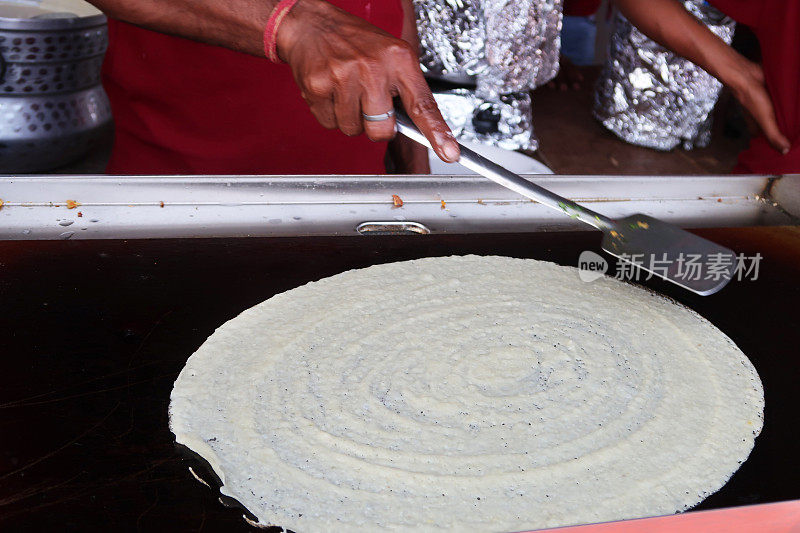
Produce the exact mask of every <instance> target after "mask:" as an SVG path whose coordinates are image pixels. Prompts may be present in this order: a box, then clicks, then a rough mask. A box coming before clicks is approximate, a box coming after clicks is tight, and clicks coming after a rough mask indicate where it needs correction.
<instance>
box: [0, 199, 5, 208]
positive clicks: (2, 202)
mask: <svg viewBox="0 0 800 533" xmlns="http://www.w3.org/2000/svg"><path fill="white" fill-rule="evenodd" d="M4 203H5V202H4V201H3V200H0V209H3V204H4Z"/></svg>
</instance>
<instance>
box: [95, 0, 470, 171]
mask: <svg viewBox="0 0 800 533" xmlns="http://www.w3.org/2000/svg"><path fill="white" fill-rule="evenodd" d="M90 1H91V3H93V4H94V5H96V6H97V7H98V8H99V9H101V10H102V11H104V12H105V13H106V14H107V15H108V16H109V49H108V54H107V56H106V61H105V64H104V67H103V83H104V87H105V89H106V91H107V93H108V96H109V99H110V101H111V106H112V111H113V114H114V117H115V123H116V140H115V145H114V148H113V152H112V156H111V161H110V163H109V166H108V169H107V171H108V172H109V173H114V174H381V173H383V172H384V155H385V153H386V147H387V142H388V141H390V140H391V139H393V138H394V135H395V127H394V125H395V124H394V117H393V116H392V114H393V101H392V99H393V97H395V96H399V97H400V99H401V100H402V102H403V104H404V106H405V108H406V111H407V112H408V114H409V115H410V117H411V118H412V120H413V121H414V122H415V123H416V124H417V126H418V127H419V129H420V130H421V131H422V132H423V133H424V134H425V136H426V137H427V138H428V139H429V140H430V142H431V143H432V145H433V147H434V149H435V151H436V153H437V155H439V156H440V157H441V158H442V159H444V160H445V161H448V162H453V161H456V160H457V159H458V157H459V149H458V145H457V143H456V142H455V140H454V138H453V137H452V134H451V133H450V130H449V128H448V126H447V124H446V123H445V122H444V120H443V119H442V117H441V114H440V113H439V110H438V108H437V106H436V103H435V101H434V99H433V97H432V95H431V92H430V90H429V89H428V86H427V84H426V83H425V79H424V78H423V76H422V72H421V71H420V68H419V63H418V61H417V57H418V51H417V49H416V29H415V25H414V14H413V8H412V7H411V4H410V0H384V1H380V2H372V1H370V0H366V1H364V0H331V2H326V1H323V0H282V1H279V0H263V1H259V2H252V1H250V0H228V1H225V2H217V1H213V0H90ZM270 54H272V56H273V57H272V58H271V59H273V62H270V61H267V60H266V59H265V55H266V56H270ZM283 62H285V63H286V64H283ZM328 130H339V131H328ZM342 133H344V135H342ZM362 133H363V134H364V135H361V134H362ZM394 148H395V150H394V151H395V156H396V159H397V160H399V161H397V160H396V161H395V163H396V166H398V167H399V170H402V171H406V172H425V171H426V169H427V165H428V160H427V152H426V150H425V149H424V148H422V147H417V146H415V145H414V144H413V143H412V142H411V141H403V140H400V139H398V140H396V141H395V145H394Z"/></svg>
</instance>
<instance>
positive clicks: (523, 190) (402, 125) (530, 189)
mask: <svg viewBox="0 0 800 533" xmlns="http://www.w3.org/2000/svg"><path fill="white" fill-rule="evenodd" d="M395 118H396V120H397V131H398V132H400V133H402V134H403V135H405V136H406V137H408V138H409V139H412V140H414V141H416V142H418V143H420V144H422V145H423V146H427V147H428V148H430V147H431V145H430V143H429V142H428V139H426V138H425V136H424V135H423V134H422V133H420V131H419V129H417V127H416V126H415V125H414V123H413V122H412V121H411V119H410V118H409V117H408V115H406V113H405V112H404V111H403V110H401V109H397V110H396V114H395ZM458 146H459V148H461V159H459V161H458V162H459V164H461V165H464V166H465V167H467V168H468V169H470V170H473V171H475V172H477V173H478V174H480V175H482V176H485V177H487V178H489V179H490V180H492V181H494V182H496V183H499V184H500V185H502V186H503V187H506V188H508V189H511V190H512V191H514V192H516V193H519V194H521V195H522V196H525V197H526V198H530V199H531V200H535V201H537V202H539V203H542V204H544V205H546V206H548V207H552V208H553V209H557V210H559V211H562V212H564V213H565V214H566V215H567V216H570V217H572V218H576V219H578V220H580V221H581V222H585V223H587V224H591V225H592V226H594V227H596V228H598V229H605V228H608V227H610V226H612V225H613V221H612V220H611V219H609V218H608V217H606V216H604V215H601V214H600V213H596V212H594V211H592V210H591V209H587V208H585V207H583V206H581V205H579V204H576V203H575V202H573V201H572V200H569V199H567V198H564V197H562V196H559V195H557V194H555V193H553V192H550V191H548V190H547V189H545V188H544V187H540V186H539V185H536V184H535V183H531V182H530V181H528V180H526V179H525V178H523V177H522V176H519V175H517V174H514V173H513V172H511V171H510V170H507V169H505V168H503V167H501V166H500V165H498V164H497V163H493V162H492V161H489V160H488V159H486V158H485V157H483V156H482V155H480V154H478V153H476V152H474V151H472V150H470V149H469V148H467V147H466V146H464V145H462V144H460V143H459V145H458Z"/></svg>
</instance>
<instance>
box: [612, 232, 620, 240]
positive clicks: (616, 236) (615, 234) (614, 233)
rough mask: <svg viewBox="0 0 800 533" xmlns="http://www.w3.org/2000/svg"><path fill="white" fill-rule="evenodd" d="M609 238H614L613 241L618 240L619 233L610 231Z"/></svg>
mask: <svg viewBox="0 0 800 533" xmlns="http://www.w3.org/2000/svg"><path fill="white" fill-rule="evenodd" d="M611 236H612V237H614V238H615V239H619V233H617V232H616V231H614V230H612V231H611Z"/></svg>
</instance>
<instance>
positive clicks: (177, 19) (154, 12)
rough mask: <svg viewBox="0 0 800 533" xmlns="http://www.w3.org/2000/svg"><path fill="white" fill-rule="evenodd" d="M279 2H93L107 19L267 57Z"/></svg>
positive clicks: (211, 0) (104, 0) (264, 0)
mask: <svg viewBox="0 0 800 533" xmlns="http://www.w3.org/2000/svg"><path fill="white" fill-rule="evenodd" d="M278 1H279V0H224V1H219V0H89V2H91V3H92V4H94V5H95V6H96V7H97V8H99V9H100V10H102V11H103V12H105V13H106V14H107V15H109V16H111V17H113V18H116V19H119V20H122V21H125V22H130V23H131V24H135V25H137V26H141V27H144V28H147V29H150V30H155V31H158V32H162V33H168V34H170V35H177V36H179V37H186V38H188V39H192V40H195V41H200V42H204V43H208V44H213V45H218V46H223V47H225V48H229V49H231V50H237V51H240V52H245V53H248V54H252V55H257V56H263V55H264V45H263V33H264V27H265V26H266V24H267V19H268V18H269V15H270V13H271V12H272V9H273V8H274V7H275V5H276V4H277V3H278Z"/></svg>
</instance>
